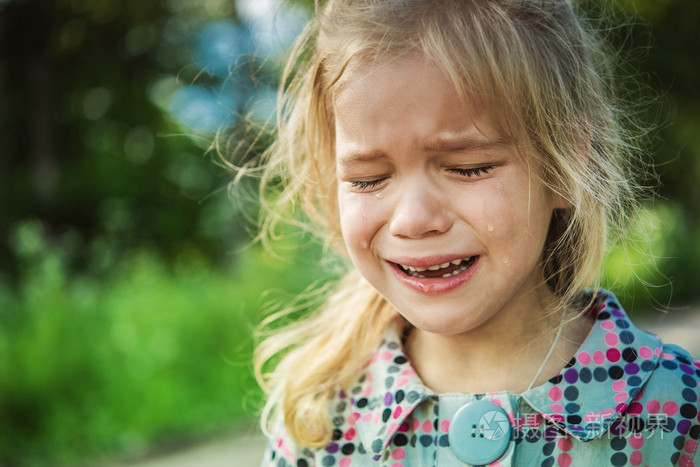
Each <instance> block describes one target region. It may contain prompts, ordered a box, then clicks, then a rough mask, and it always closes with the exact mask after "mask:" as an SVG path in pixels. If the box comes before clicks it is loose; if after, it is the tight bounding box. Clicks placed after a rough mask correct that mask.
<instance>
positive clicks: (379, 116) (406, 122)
mask: <svg viewBox="0 0 700 467" xmlns="http://www.w3.org/2000/svg"><path fill="white" fill-rule="evenodd" d="M352 65H353V66H352V67H350V68H349V69H348V70H346V72H345V73H344V75H343V76H342V77H341V79H340V80H339V81H338V82H337V83H336V86H335V88H334V90H333V112H334V116H335V118H334V120H335V133H336V134H335V136H336V145H337V147H336V150H337V153H338V154H339V155H341V154H342V153H343V152H345V150H349V149H350V148H349V147H348V146H367V147H370V148H374V146H382V145H383V144H385V142H387V141H392V140H394V139H396V137H397V135H398V136H400V137H401V138H402V139H401V144H406V145H410V144H413V145H421V146H425V145H430V143H431V142H432V141H436V140H440V139H443V138H449V137H452V136H454V135H457V134H459V135H464V134H466V133H469V134H470V135H471V137H473V138H475V139H478V138H479V137H486V138H498V139H504V138H503V136H502V135H501V133H500V131H498V130H497V128H496V126H494V125H493V124H492V122H491V115H490V112H488V111H487V110H486V109H485V108H484V106H480V105H478V104H476V103H475V102H474V101H473V100H472V99H470V97H469V96H467V95H464V94H460V93H459V92H458V90H457V88H456V87H455V85H454V83H453V81H452V80H450V79H449V78H448V77H447V75H446V74H445V73H444V72H443V71H442V69H441V68H439V67H438V66H437V65H436V64H435V63H434V62H433V61H431V60H429V59H427V58H425V56H423V55H422V54H411V55H404V56H401V57H399V58H395V59H391V60H384V61H373V62H360V63H355V64H352ZM352 149H353V150H357V149H360V148H352Z"/></svg>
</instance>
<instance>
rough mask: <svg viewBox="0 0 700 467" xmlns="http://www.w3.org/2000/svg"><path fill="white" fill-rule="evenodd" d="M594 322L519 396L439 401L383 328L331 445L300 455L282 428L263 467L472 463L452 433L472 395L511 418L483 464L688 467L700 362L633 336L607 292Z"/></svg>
mask: <svg viewBox="0 0 700 467" xmlns="http://www.w3.org/2000/svg"><path fill="white" fill-rule="evenodd" d="M590 315H591V318H592V319H595V324H594V326H593V329H592V331H591V333H590V335H589V336H588V338H587V339H586V340H585V342H584V343H583V345H582V346H581V348H580V349H579V351H578V352H577V353H576V355H575V356H574V358H572V359H571V361H570V362H569V363H568V364H567V365H566V367H565V368H564V369H563V370H562V371H561V372H560V373H559V374H558V375H557V376H555V377H554V378H552V379H550V380H549V381H548V382H546V383H545V384H543V385H542V386H539V387H536V388H533V389H531V390H529V391H526V392H525V393H523V394H510V393H505V392H502V393H490V394H436V393H434V392H433V391H431V390H430V389H429V388H427V387H426V386H425V385H424V384H423V383H422V382H421V380H420V379H419V378H418V376H417V375H416V373H415V372H414V370H413V368H412V367H411V364H410V362H409V361H408V360H407V358H406V355H405V354H404V353H403V351H402V348H401V344H400V338H399V336H398V331H397V329H396V328H395V327H394V328H392V329H389V330H388V331H387V333H386V334H385V336H384V339H383V341H382V343H381V345H380V347H379V349H378V350H377V352H376V353H375V354H374V356H373V358H372V359H371V361H370V362H369V363H368V365H367V367H366V371H365V372H364V374H363V375H362V376H361V377H360V379H359V383H358V384H357V385H355V386H354V387H352V388H350V390H349V391H348V392H345V391H340V392H339V393H338V394H337V395H336V397H335V399H334V400H333V402H332V406H331V411H332V413H331V419H332V422H333V425H334V427H335V429H334V431H333V439H332V441H331V443H330V444H328V445H327V446H325V448H322V449H316V450H309V449H302V448H298V447H296V446H295V445H294V444H293V442H292V441H291V440H290V439H289V438H288V437H287V436H286V433H285V430H284V427H283V424H280V426H279V427H277V429H276V430H275V432H274V433H273V434H272V438H271V440H270V444H269V447H268V450H267V452H266V454H265V459H264V460H263V466H279V467H289V466H295V467H304V466H339V467H348V466H365V465H367V466H369V465H381V466H391V467H393V466H464V465H470V464H467V463H465V462H463V461H462V460H460V458H458V457H457V455H456V454H455V449H452V448H451V447H450V437H449V436H448V433H449V431H450V425H451V423H452V422H453V419H454V416H455V414H456V412H457V411H458V410H459V409H460V408H461V407H462V406H464V405H465V404H468V403H470V402H473V401H475V400H486V401H489V402H491V403H493V404H496V405H498V406H499V407H501V408H502V409H503V411H504V412H505V414H507V417H508V419H509V422H510V428H511V429H510V441H509V442H508V443H507V447H506V448H505V452H503V454H502V455H501V456H500V457H499V458H498V459H496V460H494V461H492V462H491V463H490V464H488V465H491V466H511V465H512V466H570V465H574V466H594V465H600V466H603V465H613V466H622V465H634V466H636V465H642V466H668V465H677V466H693V465H695V464H694V461H693V458H694V457H695V452H696V449H697V445H698V438H700V416H699V415H698V413H699V412H698V410H699V405H700V404H699V401H698V400H699V399H698V398H699V396H700V389H699V388H698V382H699V381H700V361H698V360H693V358H692V357H691V356H690V355H689V354H688V353H687V352H686V351H685V350H683V349H682V348H680V347H678V346H675V345H670V344H664V343H662V342H661V340H660V339H659V338H658V337H656V336H654V335H651V334H649V333H647V332H644V331H641V330H639V329H637V328H636V327H635V326H634V325H633V324H632V323H631V322H630V320H629V318H628V317H627V315H626V314H625V312H624V311H623V310H622V309H621V307H620V305H619V304H618V302H617V300H616V298H615V297H614V296H613V295H612V294H609V293H601V294H600V296H599V301H598V303H597V304H596V305H594V306H593V308H592V309H591V310H590ZM475 426H476V425H475Z"/></svg>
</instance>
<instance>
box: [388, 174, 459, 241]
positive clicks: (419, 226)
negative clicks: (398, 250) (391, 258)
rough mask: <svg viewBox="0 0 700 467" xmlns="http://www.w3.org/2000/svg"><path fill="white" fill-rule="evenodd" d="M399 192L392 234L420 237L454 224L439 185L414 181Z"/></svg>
mask: <svg viewBox="0 0 700 467" xmlns="http://www.w3.org/2000/svg"><path fill="white" fill-rule="evenodd" d="M397 194H398V195H399V196H398V199H397V200H396V204H395V206H394V210H393V213H392V216H391V220H390V222H389V232H390V233H391V234H392V235H394V236H397V237H404V238H415V239H418V238H423V237H427V236H431V235H437V234H441V233H444V232H447V231H448V230H449V229H450V227H451V226H452V222H453V216H452V215H451V214H450V212H449V210H448V209H447V206H446V200H445V199H444V196H441V195H440V192H439V189H436V188H435V187H433V189H430V187H424V188H421V187H419V186H418V185H417V184H414V185H412V186H407V187H405V188H404V189H403V190H402V192H401V193H397Z"/></svg>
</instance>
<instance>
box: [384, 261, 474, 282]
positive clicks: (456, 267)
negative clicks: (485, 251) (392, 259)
mask: <svg viewBox="0 0 700 467" xmlns="http://www.w3.org/2000/svg"><path fill="white" fill-rule="evenodd" d="M477 258H478V256H469V257H467V258H462V259H455V260H452V261H449V262H446V263H441V264H435V265H433V266H429V267H427V268H421V267H416V266H409V265H406V264H397V266H398V268H399V269H400V270H401V271H402V272H403V273H405V274H407V275H409V276H411V277H419V278H421V279H428V278H429V279H435V278H443V279H448V278H450V277H454V276H456V275H458V274H461V273H463V272H464V271H466V270H467V269H469V267H470V266H471V265H472V264H474V262H476V260H477Z"/></svg>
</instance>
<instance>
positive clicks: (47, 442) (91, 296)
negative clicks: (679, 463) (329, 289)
mask: <svg viewBox="0 0 700 467" xmlns="http://www.w3.org/2000/svg"><path fill="white" fill-rule="evenodd" d="M310 3H312V2H303V1H299V2H289V3H286V4H284V5H282V6H279V5H277V3H276V1H275V0H235V1H234V0H154V1H142V0H0V465H12V466H14V465H83V464H90V465H95V464H99V463H100V462H101V460H103V459H134V458H139V457H142V456H148V455H151V454H153V453H157V452H163V451H167V450H168V449H170V448H172V447H174V446H179V445H182V444H189V443H197V442H199V441H201V440H206V439H209V438H211V437H214V436H218V435H220V434H221V433H225V432H228V431H230V430H232V429H235V428H236V427H239V426H249V425H251V424H253V423H254V422H255V417H256V411H257V410H258V409H259V407H260V399H261V396H260V392H259V390H258V389H257V387H256V385H255V382H254V379H253V377H252V371H251V364H250V357H251V352H252V347H253V337H252V331H253V329H254V327H255V325H256V324H257V323H258V322H259V321H260V319H261V316H262V315H263V313H264V309H265V307H266V306H267V305H266V304H267V303H269V302H270V300H273V301H274V300H277V301H284V300H289V299H291V297H293V296H294V294H296V293H298V292H299V291H301V290H303V289H304V288H306V287H307V286H309V284H314V283H318V281H322V280H323V278H324V277H325V276H324V273H323V271H321V270H319V269H318V260H319V258H320V257H321V253H320V251H319V249H318V247H315V246H314V245H313V244H312V243H310V242H307V241H305V240H304V238H303V236H302V235H290V236H288V238H285V239H284V240H281V241H280V242H279V243H280V244H281V246H282V247H283V250H284V255H283V257H282V258H280V257H276V256H273V255H270V254H268V253H266V252H264V251H263V250H262V248H260V246H259V245H257V244H255V243H254V242H252V241H251V238H252V237H251V236H252V235H254V234H255V230H254V224H253V223H251V222H250V219H254V218H255V216H256V212H257V202H256V199H255V197H254V196H246V195H244V193H243V191H241V190H242V189H243V188H246V187H247V188H249V189H250V190H244V191H245V192H246V193H247V192H254V190H255V186H254V183H253V181H247V182H246V183H245V184H244V185H243V186H242V188H241V189H239V190H238V191H235V192H229V189H228V187H229V182H230V181H231V178H232V175H231V173H230V171H229V170H228V169H227V167H226V164H225V160H226V159H227V158H230V157H233V154H234V153H236V154H237V155H238V156H240V157H243V158H245V157H254V156H255V155H256V154H258V153H259V152H260V151H261V150H263V149H264V148H265V147H266V145H267V144H268V143H269V137H268V136H265V133H263V135H262V136H261V137H259V138H255V135H256V134H257V133H256V131H255V128H257V127H259V126H260V125H263V124H264V123H265V122H266V121H268V120H270V119H271V118H272V117H273V114H274V111H275V100H276V99H275V88H276V86H277V84H278V82H277V81H278V76H279V72H280V68H281V62H282V61H283V59H284V57H285V54H286V52H287V50H288V47H289V44H290V43H291V41H292V40H293V39H294V37H295V36H296V35H297V34H298V32H299V31H300V29H301V28H302V26H303V24H304V23H305V21H306V20H307V19H308V18H309V17H310V8H309V6H310V5H309V4H310ZM585 7H586V8H590V9H595V7H596V5H595V3H594V2H586V4H585ZM611 14H612V15H619V17H612V18H611V21H610V24H619V23H620V22H621V21H623V18H625V17H627V18H628V17H629V16H630V15H632V16H633V18H634V22H633V24H630V25H629V26H627V27H624V28H613V29H611V30H610V31H609V34H610V37H611V40H612V41H613V42H614V43H615V45H616V47H619V48H621V49H622V50H624V51H628V52H629V53H628V55H627V59H626V60H625V61H624V65H623V68H624V71H625V72H632V73H634V74H635V75H636V76H637V78H638V82H641V83H642V84H643V89H642V90H641V91H639V90H635V91H633V96H634V98H635V99H637V100H639V101H643V102H645V103H648V105H646V106H645V109H646V110H645V118H646V119H647V121H649V122H656V123H659V124H660V129H659V131H657V132H656V133H654V135H653V137H651V138H649V149H650V151H651V153H652V155H653V157H654V160H655V163H656V166H657V171H658V173H659V175H660V178H661V182H662V186H661V187H660V188H659V194H660V197H658V198H657V199H656V200H655V201H654V202H650V203H647V204H646V205H645V209H644V210H643V211H642V212H641V213H640V215H639V216H638V218H636V219H635V220H634V227H633V229H632V230H631V231H630V234H629V235H628V236H627V242H626V243H624V244H622V245H619V246H617V247H615V249H614V250H612V251H611V252H610V254H609V255H608V259H607V262H606V268H605V273H604V277H605V279H604V281H605V284H606V285H608V286H610V287H612V288H613V289H614V291H615V292H616V293H617V295H618V296H619V297H620V298H621V300H622V301H623V304H625V305H626V307H627V308H628V309H631V310H634V311H635V312H637V313H644V312H649V313H661V310H666V309H669V308H670V310H671V312H673V311H674V310H679V309H680V310H682V309H684V308H687V307H692V306H694V305H696V304H697V303H698V300H699V299H700V287H698V286H700V280H698V274H697V273H696V265H697V264H699V263H700V156H699V154H700V131H699V130H700V91H699V86H698V84H697V83H698V78H699V77H700V28H699V27H698V25H700V2H697V1H696V0H637V1H633V0H628V1H625V2H622V3H621V8H620V9H619V11H614V12H612V13H611ZM622 85H623V86H626V85H627V83H625V82H622ZM217 132H220V133H219V135H220V137H219V141H218V150H215V149H214V150H213V149H212V148H216V146H217V142H216V141H215V135H216V134H217ZM278 246H279V245H278Z"/></svg>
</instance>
